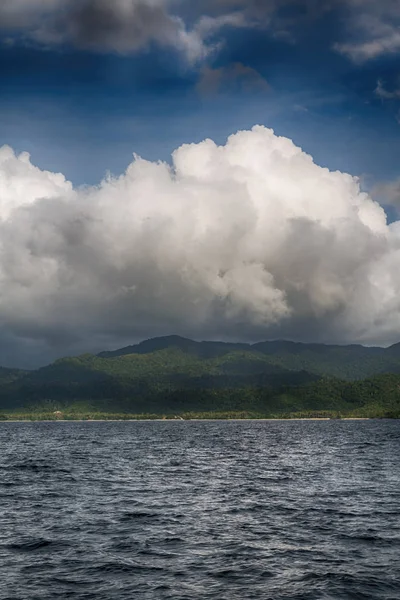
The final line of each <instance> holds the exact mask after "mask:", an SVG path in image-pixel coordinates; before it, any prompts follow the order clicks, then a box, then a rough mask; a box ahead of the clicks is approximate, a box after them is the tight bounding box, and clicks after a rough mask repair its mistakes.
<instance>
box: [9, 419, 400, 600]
mask: <svg viewBox="0 0 400 600" xmlns="http://www.w3.org/2000/svg"><path fill="white" fill-rule="evenodd" d="M399 457H400V422H399V421H359V422H340V421H339V422H338V421H327V422H310V421H308V422H295V421H291V422H246V421H243V422H137V423H131V422H125V423H62V422H56V423H0V540H1V541H0V598H1V599H2V600H4V599H6V598H7V599H10V600H11V599H13V600H17V599H18V600H25V599H26V600H28V599H29V600H46V599H49V598H57V599H64V598H77V599H78V598H79V599H82V600H84V599H85V600H92V599H93V600H103V599H104V600H106V599H107V600H111V599H115V600H125V599H132V598H138V599H142V598H143V599H149V600H150V599H151V600H153V599H158V598H160V599H163V598H165V599H166V598H173V599H174V600H177V599H184V598H185V599H188V600H189V599H190V600H193V599H198V598H204V599H206V598H210V599H211V598H215V599H226V600H234V599H240V600H242V599H251V598H263V599H269V598H270V599H273V600H283V599H285V600H289V599H290V600H303V599H305V600H314V599H315V600H333V599H338V600H339V599H340V600H346V599H354V600H364V599H365V600H374V599H376V600H389V599H390V600H398V599H399V598H400V466H399Z"/></svg>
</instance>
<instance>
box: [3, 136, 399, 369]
mask: <svg viewBox="0 0 400 600" xmlns="http://www.w3.org/2000/svg"><path fill="white" fill-rule="evenodd" d="M172 158H173V161H172V166H169V165H167V164H165V163H162V162H159V163H154V162H148V161H145V160H143V159H141V158H139V157H135V160H134V161H133V162H132V164H131V165H130V166H129V168H128V169H127V171H126V173H124V174H123V175H121V176H119V177H111V176H110V177H109V178H107V179H105V180H104V181H102V182H101V184H100V185H98V186H95V187H87V188H82V189H81V188H79V189H74V188H73V187H72V185H71V184H70V183H69V182H68V181H66V180H65V178H64V177H63V176H62V175H60V174H52V173H49V172H46V171H41V170H40V169H38V168H36V167H34V166H33V165H32V164H31V162H30V160H29V156H28V155H27V154H22V155H19V156H17V155H15V154H14V153H13V152H12V151H11V149H10V148H7V147H6V148H3V149H2V150H1V153H0V280H1V288H0V289H1V294H0V347H1V346H2V347H3V348H7V351H9V350H8V349H9V348H10V347H15V348H18V356H19V360H20V361H21V360H22V358H21V357H24V352H25V350H24V348H25V347H26V348H29V349H30V350H29V351H30V352H31V348H32V345H33V344H34V343H36V344H37V347H38V348H40V352H41V355H40V357H39V358H38V359H40V360H44V359H50V358H53V357H54V356H57V355H60V354H67V353H71V352H75V351H76V350H77V349H79V350H80V351H81V350H85V349H92V350H95V349H97V350H100V349H102V348H104V347H107V346H109V345H115V344H117V343H126V342H129V341H132V340H135V339H140V338H144V337H149V336H152V335H162V334H168V333H172V332H174V333H180V334H183V335H191V336H195V337H198V338H206V337H213V338H228V337H229V338H234V339H243V340H254V339H263V338H268V337H275V338H276V337H287V338H288V337H289V338H290V337H291V338H296V339H308V340H310V339H313V340H324V341H340V342H347V341H362V342H368V343H371V342H387V343H389V342H392V341H395V340H397V339H398V338H399V337H400V273H399V269H398V264H399V259H400V226H399V225H400V224H399V223H395V224H392V225H390V226H388V225H387V224H386V216H385V213H384V211H383V210H382V208H381V207H380V206H379V205H378V204H377V203H375V202H373V200H372V199H371V198H370V197H369V196H368V195H367V194H365V193H362V192H361V191H360V188H359V183H358V180H357V179H355V178H353V177H351V176H350V175H347V174H345V173H341V172H330V171H329V170H328V169H326V168H321V167H319V166H318V165H316V164H314V162H313V160H312V158H311V157H310V156H309V155H307V154H305V153H304V152H303V151H302V150H301V149H300V148H298V147H296V146H295V145H294V144H293V143H292V142H291V141H290V140H289V139H286V138H282V137H278V136H276V135H275V134H274V133H273V131H272V130H269V129H266V128H264V127H260V126H257V127H254V128H253V129H252V130H251V131H241V132H238V133H237V134H235V135H232V136H231V137H230V138H229V139H228V141H227V143H226V145H225V146H217V145H216V144H215V143H214V142H213V141H211V140H209V139H208V140H205V141H203V142H202V143H199V144H191V145H190V144H189V145H183V146H181V147H180V148H178V149H177V150H176V151H175V152H174V154H173V157H172ZM10 340H11V341H10ZM12 340H13V341H12ZM3 355H4V353H3V354H1V353H0V356H3Z"/></svg>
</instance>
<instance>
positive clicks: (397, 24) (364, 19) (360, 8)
mask: <svg viewBox="0 0 400 600" xmlns="http://www.w3.org/2000/svg"><path fill="white" fill-rule="evenodd" d="M344 6H345V8H347V9H348V17H347V29H348V31H349V33H350V35H351V41H349V42H343V43H337V44H336V45H335V46H334V47H335V49H336V50H337V51H338V52H340V53H342V54H344V55H346V56H347V57H348V58H350V59H351V60H352V61H354V62H355V63H363V62H366V61H368V60H372V59H375V58H378V57H380V56H383V55H386V54H395V53H398V52H400V4H399V3H398V2H395V1H393V0H381V1H380V2H376V1H375V0H345V3H344Z"/></svg>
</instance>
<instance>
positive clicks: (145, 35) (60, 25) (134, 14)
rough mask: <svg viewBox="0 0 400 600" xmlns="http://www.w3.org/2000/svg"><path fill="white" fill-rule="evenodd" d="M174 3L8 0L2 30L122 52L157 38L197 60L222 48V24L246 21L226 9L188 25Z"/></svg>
mask: <svg viewBox="0 0 400 600" xmlns="http://www.w3.org/2000/svg"><path fill="white" fill-rule="evenodd" d="M178 4H179V3H178ZM170 5H172V6H170ZM172 7H173V3H171V2H170V1H169V0H113V2H109V0H58V1H56V0H32V1H30V0H5V4H4V3H3V4H2V5H0V30H3V31H4V30H7V29H11V30H13V31H18V30H19V32H20V34H22V35H23V36H25V37H26V38H27V39H29V40H31V41H32V40H33V41H35V42H37V43H39V44H41V45H43V46H45V47H53V46H60V45H70V46H73V47H77V48H79V49H83V50H91V51H98V52H114V53H119V54H132V53H136V52H138V51H141V50H144V49H147V48H148V47H149V46H150V45H151V44H157V45H158V46H159V47H161V48H170V49H174V50H176V51H178V52H180V53H181V54H182V55H183V56H185V57H186V59H187V61H188V62H189V63H195V62H197V61H201V60H203V59H204V58H205V57H206V56H208V55H209V54H210V53H212V52H213V51H214V50H215V49H216V48H218V42H216V41H212V40H211V38H213V36H215V35H216V34H217V33H218V32H219V30H220V29H221V28H224V27H227V26H230V27H239V26H246V24H245V22H244V21H243V19H242V16H241V14H239V13H237V14H236V13H233V14H230V13H224V14H220V15H216V16H205V15H202V14H200V15H197V17H196V19H195V23H194V25H193V26H192V27H191V28H189V27H188V26H187V25H186V24H185V21H184V19H183V18H182V17H181V16H179V15H178V14H175V13H172V12H170V10H169V9H170V8H172ZM7 39H9V38H7Z"/></svg>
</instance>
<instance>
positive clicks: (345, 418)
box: [0, 417, 397, 423]
mask: <svg viewBox="0 0 400 600" xmlns="http://www.w3.org/2000/svg"><path fill="white" fill-rule="evenodd" d="M377 420H383V419H379V418H377V417H376V418H374V417H342V418H340V419H331V418H330V417H305V418H301V417H293V418H289V419H268V418H265V419H4V420H0V423H152V422H157V423H171V422H172V423H182V422H190V421H194V422H197V423H201V422H215V421H225V422H229V421H240V422H241V421H280V422H282V421H377ZM390 420H391V421H396V420H397V419H390Z"/></svg>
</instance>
